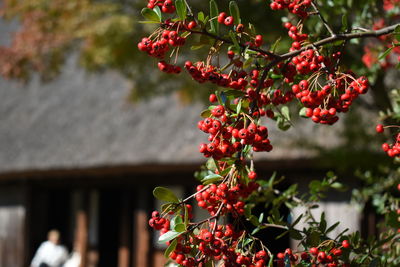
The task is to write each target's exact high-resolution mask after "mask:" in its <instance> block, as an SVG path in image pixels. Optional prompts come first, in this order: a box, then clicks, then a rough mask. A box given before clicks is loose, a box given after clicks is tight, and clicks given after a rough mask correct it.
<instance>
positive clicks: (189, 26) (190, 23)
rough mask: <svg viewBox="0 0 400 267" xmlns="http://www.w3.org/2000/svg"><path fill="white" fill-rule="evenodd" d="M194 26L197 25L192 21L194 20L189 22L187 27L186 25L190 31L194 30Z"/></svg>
mask: <svg viewBox="0 0 400 267" xmlns="http://www.w3.org/2000/svg"><path fill="white" fill-rule="evenodd" d="M196 26H197V23H196V21H194V20H193V21H191V22H189V23H188V25H187V27H188V28H189V29H190V30H192V29H194V28H196Z"/></svg>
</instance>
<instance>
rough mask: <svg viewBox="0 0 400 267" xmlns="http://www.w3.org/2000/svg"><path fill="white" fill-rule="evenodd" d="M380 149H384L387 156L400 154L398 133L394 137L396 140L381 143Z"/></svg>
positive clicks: (399, 135)
mask: <svg viewBox="0 0 400 267" xmlns="http://www.w3.org/2000/svg"><path fill="white" fill-rule="evenodd" d="M382 149H383V151H385V152H386V153H387V154H388V156H389V157H397V156H399V155H400V134H398V135H397V137H396V142H395V143H394V144H392V145H389V144H388V143H383V144H382Z"/></svg>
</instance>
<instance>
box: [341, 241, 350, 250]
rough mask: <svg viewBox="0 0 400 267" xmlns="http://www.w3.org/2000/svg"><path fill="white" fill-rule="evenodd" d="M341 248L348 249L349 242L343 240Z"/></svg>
mask: <svg viewBox="0 0 400 267" xmlns="http://www.w3.org/2000/svg"><path fill="white" fill-rule="evenodd" d="M342 246H343V247H344V248H349V247H350V243H349V240H343V241H342Z"/></svg>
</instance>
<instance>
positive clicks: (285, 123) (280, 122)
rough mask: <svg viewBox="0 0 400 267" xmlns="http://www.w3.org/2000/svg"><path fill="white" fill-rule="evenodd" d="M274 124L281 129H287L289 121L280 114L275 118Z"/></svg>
mask: <svg viewBox="0 0 400 267" xmlns="http://www.w3.org/2000/svg"><path fill="white" fill-rule="evenodd" d="M276 124H277V126H278V128H279V129H280V130H282V131H287V130H289V128H290V123H289V122H288V121H287V120H286V119H283V117H282V116H280V117H278V118H277V120H276Z"/></svg>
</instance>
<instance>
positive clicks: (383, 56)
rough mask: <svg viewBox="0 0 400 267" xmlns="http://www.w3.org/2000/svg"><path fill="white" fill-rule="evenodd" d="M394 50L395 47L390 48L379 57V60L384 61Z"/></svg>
mask: <svg viewBox="0 0 400 267" xmlns="http://www.w3.org/2000/svg"><path fill="white" fill-rule="evenodd" d="M393 48H394V46H392V47H390V48H389V49H387V50H386V51H385V52H383V53H382V54H381V55H380V56H379V58H378V60H382V59H384V58H386V56H387V55H389V54H390V52H392V49H393Z"/></svg>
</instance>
